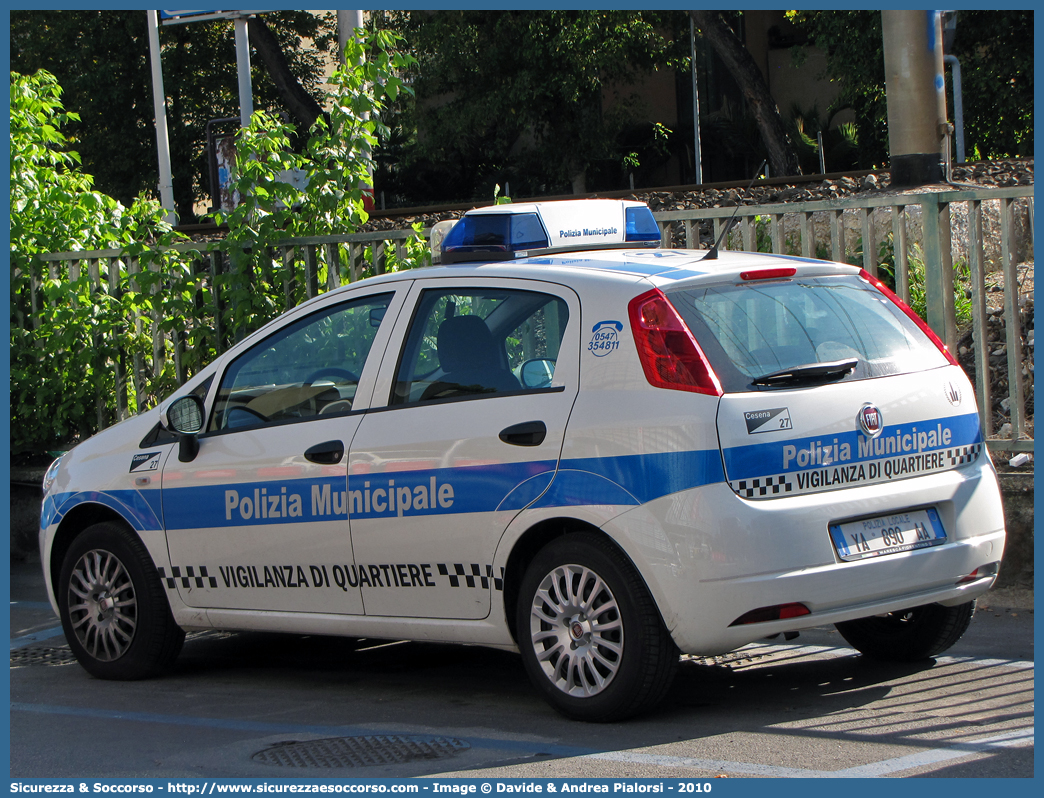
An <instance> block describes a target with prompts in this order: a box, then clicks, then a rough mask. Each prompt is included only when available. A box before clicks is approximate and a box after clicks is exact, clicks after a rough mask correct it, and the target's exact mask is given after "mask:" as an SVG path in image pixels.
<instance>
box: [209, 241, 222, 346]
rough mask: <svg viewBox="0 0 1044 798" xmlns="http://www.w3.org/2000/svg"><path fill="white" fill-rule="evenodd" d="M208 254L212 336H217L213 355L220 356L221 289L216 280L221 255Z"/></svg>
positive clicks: (219, 271) (218, 273)
mask: <svg viewBox="0 0 1044 798" xmlns="http://www.w3.org/2000/svg"><path fill="white" fill-rule="evenodd" d="M209 254H210V259H209V260H210V287H211V293H212V299H213V300H214V335H216V336H217V341H216V342H215V344H214V352H215V354H218V355H220V354H221V352H222V350H224V348H225V338H224V336H223V335H222V334H221V312H222V311H221V287H220V283H219V280H218V276H219V275H220V274H221V260H222V254H221V252H219V251H214V252H211V253H209Z"/></svg>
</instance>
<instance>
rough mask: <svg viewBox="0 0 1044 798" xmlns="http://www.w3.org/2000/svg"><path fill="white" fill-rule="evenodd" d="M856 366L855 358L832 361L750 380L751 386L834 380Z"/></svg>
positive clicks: (856, 360) (857, 362) (774, 372)
mask: <svg viewBox="0 0 1044 798" xmlns="http://www.w3.org/2000/svg"><path fill="white" fill-rule="evenodd" d="M857 365H859V358H857V357H850V358H847V359H845V360H834V361H832V362H830V363H806V364H805V365H803V366H791V367H790V368H786V369H780V370H779V371H773V372H771V373H769V374H763V375H762V376H760V377H757V378H755V379H753V380H751V385H781V384H786V383H797V382H816V381H820V380H822V381H826V380H836V379H840V378H841V377H843V376H845V375H846V374H847V373H848V372H850V371H851V370H852V369H854V368H855V367H856V366H857Z"/></svg>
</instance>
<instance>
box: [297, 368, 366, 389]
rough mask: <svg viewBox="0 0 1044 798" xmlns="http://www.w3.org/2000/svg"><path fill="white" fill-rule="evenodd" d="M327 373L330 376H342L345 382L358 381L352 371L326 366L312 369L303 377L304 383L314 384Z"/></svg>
mask: <svg viewBox="0 0 1044 798" xmlns="http://www.w3.org/2000/svg"><path fill="white" fill-rule="evenodd" d="M327 375H329V376H331V377H343V378H344V379H345V380H346V381H347V382H358V381H359V377H358V375H356V374H355V372H353V371H349V370H348V369H342V368H338V367H337V366H327V367H326V368H321V369H319V370H318V371H313V372H312V373H311V374H309V375H308V377H306V378H305V385H315V384H316V383H317V382H319V378H320V377H325V376H327Z"/></svg>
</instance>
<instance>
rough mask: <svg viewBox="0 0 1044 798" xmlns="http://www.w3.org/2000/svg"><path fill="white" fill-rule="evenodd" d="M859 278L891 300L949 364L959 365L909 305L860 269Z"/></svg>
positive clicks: (940, 340) (864, 270)
mask: <svg viewBox="0 0 1044 798" xmlns="http://www.w3.org/2000/svg"><path fill="white" fill-rule="evenodd" d="M859 276H860V277H862V278H863V279H864V280H866V281H867V282H868V283H870V285H872V286H873V287H874V288H876V289H877V290H878V291H880V292H881V293H882V294H884V295H885V296H886V297H888V298H889V299H890V300H892V302H894V303H895V304H896V306H897V307H898V308H899V309H900V310H902V311H903V313H905V314H906V315H907V316H909V317H910V319H911V320H912V321H913V323H914V324H916V325H917V326H918V327H919V328H920V330H921V332H923V333H924V334H925V335H927V336H928V338H929V339H931V342H932V343H933V344H935V345H936V346H937V347H938V348H939V351H940V352H942V353H943V355H945V356H946V359H947V360H949V361H950V363H952V364H953V365H955V366H959V365H960V363H958V362H957V358H955V357H954V356H953V354H952V353H951V352H950V350H949V348H948V347H947V346H946V344H944V343H943V342H942V339H940V338H939V336H938V335H936V334H935V331H934V330H933V329H932V328H931V327H929V326H928V325H927V324H926V323H925V321H924V319H922V318H921V317H920V316H918V315H917V314H916V313H914V311H913V308H911V307H910V306H909V305H907V304H906V303H905V302H903V300H901V299H900V298H899V297H897V296H896V295H895V293H894V292H893V291H892V290H891V289H890V288H889V287H888V286H887V285H885V284H884V283H882V282H881V281H880V280H878V279H877V278H876V277H874V276H873V275H871V274H870V273H869V272H868V271H866V269H860V270H859Z"/></svg>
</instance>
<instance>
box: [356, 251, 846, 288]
mask: <svg viewBox="0 0 1044 798" xmlns="http://www.w3.org/2000/svg"><path fill="white" fill-rule="evenodd" d="M707 253H708V251H707V250H689V249H611V250H605V249H600V250H590V251H579V252H568V253H560V254H548V255H537V256H535V257H528V258H518V259H515V260H509V261H503V260H500V261H472V262H468V263H454V264H449V265H436V266H429V267H425V268H422V269H416V270H411V271H405V272H396V273H394V274H387V275H382V276H380V277H373V278H369V279H368V280H367V281H366V282H367V284H370V285H373V284H376V283H379V282H397V281H399V280H411V279H416V278H421V277H424V278H431V277H445V278H451V277H453V278H456V277H468V276H482V277H500V278H505V279H530V280H532V279H542V280H550V281H554V282H563V283H565V284H569V283H570V282H571V281H573V280H581V281H586V280H596V281H597V280H598V279H599V278H601V279H608V280H613V279H617V278H622V279H623V280H624V281H627V282H633V281H635V280H640V279H647V280H650V281H652V282H653V283H654V284H656V285H658V286H665V285H668V284H678V286H679V287H681V286H682V285H683V284H684V285H688V284H698V283H703V282H719V281H720V280H722V279H738V278H739V276H740V274H741V273H744V272H749V271H756V270H761V269H779V268H786V267H790V268H794V269H796V272H795V274H796V275H797V276H814V275H822V274H838V273H849V274H856V273H858V271H859V267H857V266H850V265H848V264H842V263H835V262H833V261H825V260H816V259H813V258H802V257H799V256H794V255H776V254H771V253H765V252H738V251H728V250H726V251H721V252H719V253H718V257H717V258H714V259H707ZM371 281H372V282H371ZM352 285H357V283H352ZM346 287H347V286H346Z"/></svg>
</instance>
